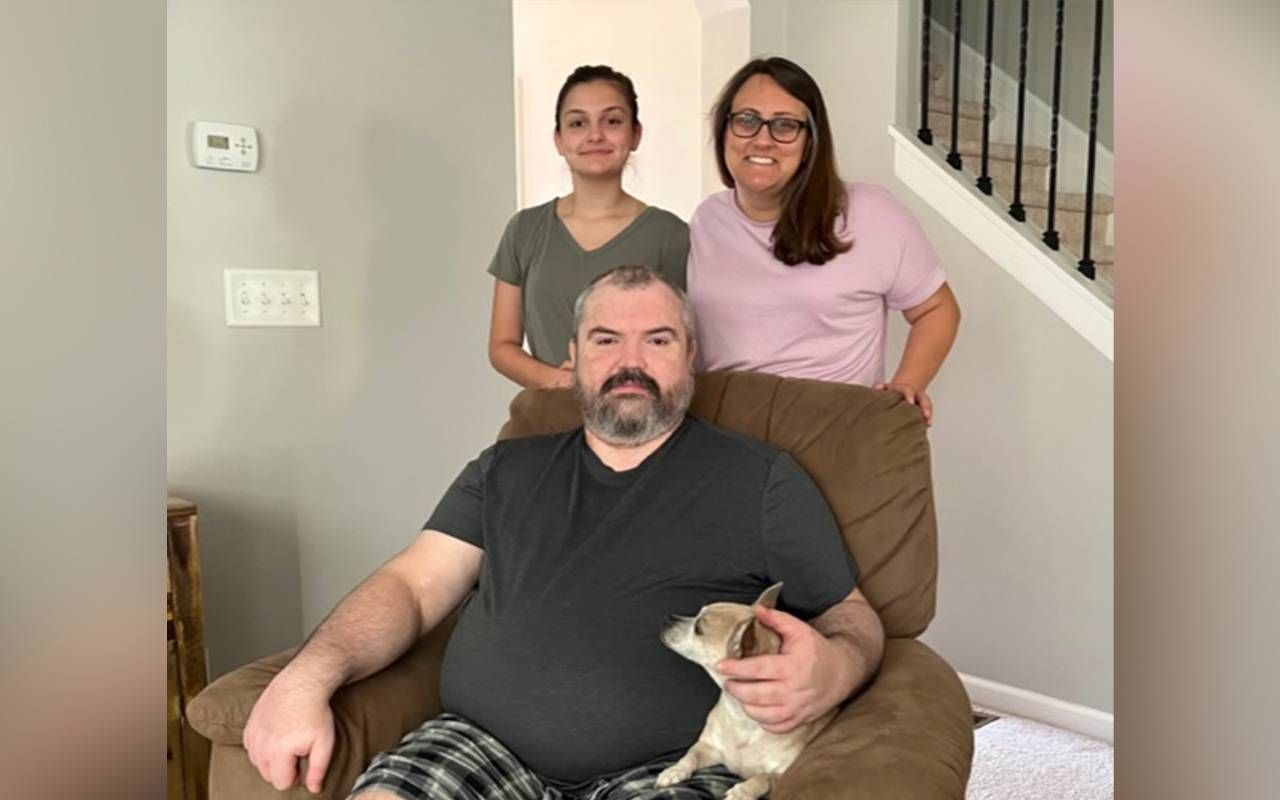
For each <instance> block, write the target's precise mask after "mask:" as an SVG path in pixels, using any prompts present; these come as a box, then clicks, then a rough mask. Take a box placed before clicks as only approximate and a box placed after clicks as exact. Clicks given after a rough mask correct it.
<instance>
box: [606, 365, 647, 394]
mask: <svg viewBox="0 0 1280 800" xmlns="http://www.w3.org/2000/svg"><path fill="white" fill-rule="evenodd" d="M624 383H634V384H637V385H639V386H640V388H642V389H644V390H645V391H647V392H648V393H649V394H651V395H653V396H654V397H655V398H656V397H661V396H662V392H661V390H660V389H659V388H658V382H657V381H655V380H654V379H653V378H651V377H649V375H648V373H646V372H645V371H644V370H642V369H632V368H630V367H628V368H626V369H620V370H618V371H617V372H615V373H613V375H611V376H610V377H609V379H608V380H607V381H605V382H604V385H602V386H601V387H600V394H608V393H609V392H610V391H612V390H614V389H616V388H618V387H619V386H621V385H622V384H624Z"/></svg>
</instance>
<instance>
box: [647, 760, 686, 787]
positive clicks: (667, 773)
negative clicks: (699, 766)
mask: <svg viewBox="0 0 1280 800" xmlns="http://www.w3.org/2000/svg"><path fill="white" fill-rule="evenodd" d="M692 774H693V770H691V769H689V768H688V767H686V766H684V765H683V764H679V763H677V764H672V765H671V766H669V767H667V768H666V769H664V770H663V771H662V772H661V773H659V774H658V779H657V780H656V781H654V782H653V785H654V786H655V787H657V788H658V789H665V788H667V787H668V786H674V785H675V784H677V783H679V782H680V781H682V780H684V779H686V778H688V777H689V776H690V775H692Z"/></svg>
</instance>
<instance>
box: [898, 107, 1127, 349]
mask: <svg viewBox="0 0 1280 800" xmlns="http://www.w3.org/2000/svg"><path fill="white" fill-rule="evenodd" d="M889 136H890V137H892V138H893V140H894V143H895V144H894V156H893V171H894V174H895V175H897V176H898V178H900V179H901V180H902V182H903V183H905V184H906V185H907V186H908V187H910V188H911V190H912V191H914V192H915V193H916V194H918V195H920V196H921V197H922V198H924V200H925V201H926V202H927V203H929V205H931V206H933V207H934V208H935V209H937V211H938V212H939V213H940V214H942V216H943V217H944V218H946V220H947V221H948V222H950V223H951V224H952V225H954V226H955V227H956V228H957V229H958V230H959V231H960V232H961V233H963V234H964V235H965V236H967V237H968V238H969V240H970V241H971V242H973V243H974V244H976V245H977V246H978V247H980V248H981V249H982V251H983V252H985V253H986V254H987V255H988V256H990V257H991V259H992V260H993V261H995V262H996V263H997V264H999V265H1000V266H1001V267H1002V268H1004V270H1005V271H1006V272H1008V273H1009V274H1010V275H1012V276H1013V277H1014V278H1015V279H1016V280H1017V281H1018V282H1019V283H1021V284H1022V285H1023V286H1024V287H1026V288H1027V289H1028V290H1029V291H1030V292H1031V293H1032V294H1034V295H1035V296H1036V297H1037V298H1039V300H1040V301H1041V302H1042V303H1044V304H1045V305H1046V306H1048V307H1049V308H1050V309H1051V310H1052V311H1053V312H1054V313H1055V314H1057V315H1058V316H1059V317H1061V318H1062V319H1063V320H1065V321H1066V322H1067V324H1068V325H1070V326H1071V327H1072V328H1074V329H1075V330H1076V332H1077V333H1079V334H1080V335H1081V336H1083V337H1084V338H1085V339H1086V340H1087V341H1088V342H1089V344H1091V345H1093V346H1094V347H1095V348H1097V350H1098V352H1100V353H1102V354H1103V355H1104V356H1106V357H1107V359H1108V360H1110V361H1115V352H1114V351H1115V342H1114V335H1115V313H1114V312H1113V311H1112V308H1111V301H1110V300H1109V299H1108V298H1107V297H1106V295H1105V294H1103V292H1102V291H1101V290H1100V289H1099V288H1098V287H1097V286H1095V285H1094V283H1093V281H1090V280H1088V279H1087V278H1085V277H1084V276H1083V275H1080V274H1079V273H1078V272H1077V271H1076V270H1075V269H1073V268H1072V267H1071V266H1070V265H1069V262H1067V260H1066V258H1065V256H1063V255H1062V254H1060V253H1056V252H1054V251H1053V250H1050V249H1049V248H1048V247H1047V246H1046V245H1045V244H1044V243H1042V242H1040V241H1039V240H1037V239H1035V238H1033V237H1031V236H1030V235H1029V234H1028V233H1027V232H1026V231H1023V230H1021V229H1020V226H1019V227H1015V226H1014V225H1011V224H1010V223H1009V221H1008V218H1007V215H1006V213H1005V209H1004V208H1003V206H1001V205H999V204H998V203H997V202H996V201H995V199H994V198H991V197H987V196H985V195H982V194H979V193H978V192H977V191H975V190H973V189H970V188H969V187H968V186H966V185H964V184H962V183H961V182H960V181H958V180H956V178H955V170H953V169H952V168H951V167H949V166H947V164H946V162H945V161H943V160H942V158H941V156H939V155H938V154H937V153H935V152H933V151H932V148H925V147H924V146H923V145H921V144H918V143H917V142H916V141H915V139H914V138H913V136H912V135H911V134H909V133H907V132H906V131H905V130H903V129H901V128H899V127H898V126H896V125H890V126H889Z"/></svg>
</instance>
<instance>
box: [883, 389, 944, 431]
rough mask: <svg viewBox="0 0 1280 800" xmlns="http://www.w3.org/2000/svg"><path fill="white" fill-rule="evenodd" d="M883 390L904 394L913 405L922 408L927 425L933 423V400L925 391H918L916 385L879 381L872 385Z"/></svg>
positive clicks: (905, 398) (921, 411) (904, 397)
mask: <svg viewBox="0 0 1280 800" xmlns="http://www.w3.org/2000/svg"><path fill="white" fill-rule="evenodd" d="M871 388H872V389H876V390H877V391H882V392H897V393H898V394H900V395H902V397H903V399H904V400H906V401H907V402H908V403H910V404H911V405H913V406H916V407H918V408H919V409H920V413H921V414H923V415H924V424H925V425H926V426H931V425H933V401H931V400H930V399H929V395H927V394H925V393H924V392H921V391H917V390H916V387H914V386H912V385H911V384H909V383H892V382H890V383H877V384H876V385H875V386H872V387H871Z"/></svg>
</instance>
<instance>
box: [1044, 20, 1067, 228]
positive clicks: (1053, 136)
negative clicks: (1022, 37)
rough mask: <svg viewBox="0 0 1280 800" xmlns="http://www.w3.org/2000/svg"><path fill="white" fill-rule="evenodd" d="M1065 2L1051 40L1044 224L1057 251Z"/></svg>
mask: <svg viewBox="0 0 1280 800" xmlns="http://www.w3.org/2000/svg"><path fill="white" fill-rule="evenodd" d="M1065 3H1066V0H1058V24H1057V28H1056V29H1055V32H1054V39H1053V122H1052V127H1051V128H1050V133H1049V219H1048V221H1047V222H1046V223H1045V231H1044V243H1045V244H1047V245H1049V247H1050V248H1052V249H1054V250H1057V249H1058V231H1057V230H1055V229H1054V227H1053V216H1054V211H1055V210H1056V207H1057V205H1058V110H1059V108H1061V103H1060V99H1061V92H1062V7H1063V5H1065Z"/></svg>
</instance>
